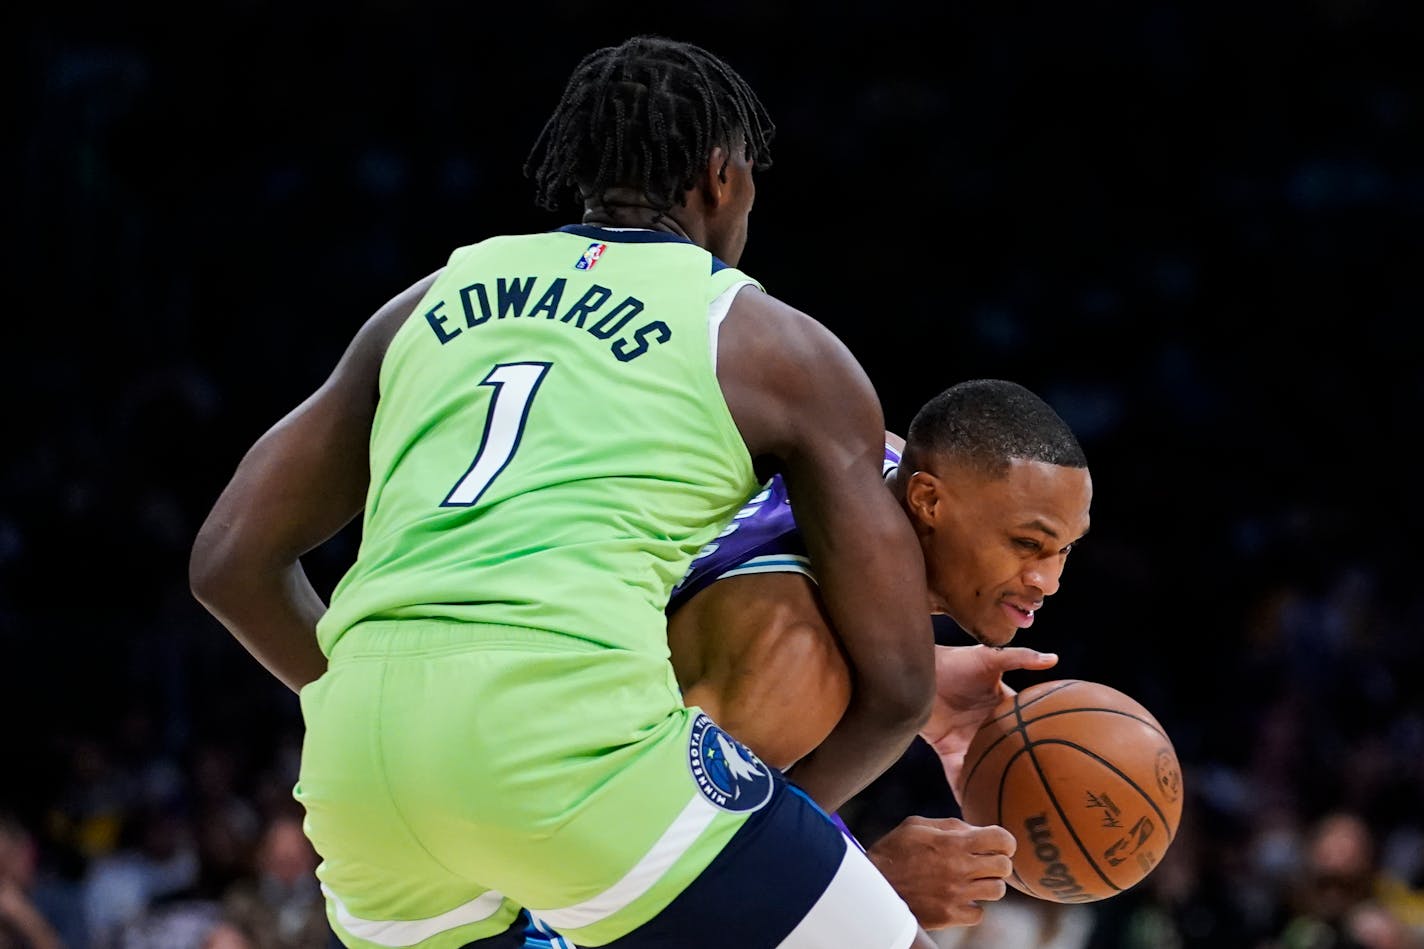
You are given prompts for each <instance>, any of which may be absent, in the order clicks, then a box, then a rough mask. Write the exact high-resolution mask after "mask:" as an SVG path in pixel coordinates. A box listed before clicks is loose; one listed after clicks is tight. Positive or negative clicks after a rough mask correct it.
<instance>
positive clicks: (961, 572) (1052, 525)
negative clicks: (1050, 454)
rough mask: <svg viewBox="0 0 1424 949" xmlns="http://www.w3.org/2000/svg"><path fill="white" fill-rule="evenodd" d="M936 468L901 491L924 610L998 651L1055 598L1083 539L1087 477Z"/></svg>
mask: <svg viewBox="0 0 1424 949" xmlns="http://www.w3.org/2000/svg"><path fill="white" fill-rule="evenodd" d="M940 467H941V469H942V470H940V471H939V472H938V473H930V472H923V471H922V472H917V473H915V474H914V475H913V476H912V479H911V484H910V487H909V491H908V494H907V497H908V498H909V500H910V506H911V513H912V515H913V516H914V518H915V520H916V521H917V524H916V528H917V530H918V532H919V534H920V542H921V545H922V546H923V548H924V553H925V569H926V571H927V580H928V583H929V589H930V599H931V604H930V605H931V609H932V610H934V611H935V612H937V613H945V614H948V615H949V616H950V618H952V619H953V620H954V621H955V622H956V623H958V624H959V625H960V627H961V628H963V629H964V631H965V632H967V633H969V635H970V636H972V637H974V638H975V639H976V640H978V641H979V642H981V643H985V644H986V645H990V646H1002V645H1004V644H1006V643H1008V642H1009V641H1011V640H1012V639H1013V638H1014V635H1015V634H1016V633H1017V632H1018V631H1019V630H1021V629H1027V628H1028V627H1029V626H1031V625H1032V624H1033V620H1034V615H1035V613H1036V612H1037V611H1038V609H1039V607H1041V606H1042V605H1043V603H1044V601H1045V600H1046V599H1047V598H1048V597H1050V596H1052V595H1053V594H1054V593H1057V592H1058V584H1059V581H1060V580H1061V579H1062V576H1063V566H1064V564H1065V563H1066V562H1067V560H1068V552H1069V551H1070V550H1071V549H1072V547H1073V544H1074V543H1076V542H1077V541H1078V540H1079V539H1081V538H1082V536H1083V535H1084V534H1086V533H1087V532H1088V508H1089V506H1090V505H1091V503H1092V498H1093V482H1092V478H1091V477H1090V476H1089V475H1088V470H1087V469H1086V468H1065V467H1063V466H1061V465H1050V464H1046V463H1044V462H1039V461H1024V460H1021V459H1015V460H1014V461H1013V462H1012V463H1011V464H1010V466H1009V470H1008V473H1007V474H1006V475H1004V476H1002V477H998V478H992V477H990V476H987V475H985V474H982V473H979V472H976V471H973V470H971V469H968V468H966V467H964V466H961V465H954V464H952V463H951V464H941V466H940ZM915 479H924V480H923V481H921V482H920V483H919V484H916V481H915Z"/></svg>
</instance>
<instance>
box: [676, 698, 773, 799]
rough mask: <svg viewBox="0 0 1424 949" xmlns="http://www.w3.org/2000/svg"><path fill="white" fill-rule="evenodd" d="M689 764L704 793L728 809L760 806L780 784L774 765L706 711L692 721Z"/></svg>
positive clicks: (688, 749)
mask: <svg viewBox="0 0 1424 949" xmlns="http://www.w3.org/2000/svg"><path fill="white" fill-rule="evenodd" d="M687 764H688V768H689V769H690V770H691V771H692V779H693V780H694V781H695V782H697V787H698V789H699V790H701V791H702V794H703V796H704V797H706V798H707V800H709V801H711V802H712V803H713V804H715V805H716V806H718V807H720V808H722V809H723V810H727V811H739V812H745V811H754V810H757V809H758V808H760V807H762V806H763V805H765V804H766V802H767V801H769V800H771V792H772V790H773V789H774V788H775V786H776V785H775V781H774V780H773V778H772V774H771V769H770V768H768V767H767V766H766V764H764V763H763V762H762V760H761V759H760V758H758V757H757V756H756V755H754V754H753V753H752V751H751V749H750V748H748V747H747V746H746V745H743V744H742V743H741V742H739V741H737V740H736V739H735V738H733V737H732V736H731V735H728V734H727V733H726V732H724V731H723V730H722V729H720V728H718V727H717V726H716V725H714V724H713V723H712V719H710V718H708V717H707V716H706V715H698V716H697V720H696V721H694V722H693V724H692V735H691V739H690V741H689V742H688V748H687Z"/></svg>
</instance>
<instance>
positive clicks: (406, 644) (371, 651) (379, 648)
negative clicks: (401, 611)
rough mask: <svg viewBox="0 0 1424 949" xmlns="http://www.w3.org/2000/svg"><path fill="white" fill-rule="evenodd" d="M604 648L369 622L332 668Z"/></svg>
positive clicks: (343, 645) (512, 632)
mask: <svg viewBox="0 0 1424 949" xmlns="http://www.w3.org/2000/svg"><path fill="white" fill-rule="evenodd" d="M608 648H610V647H607V646H603V645H601V644H599V643H595V642H590V641H589V640H587V639H580V638H579V637H577V636H570V635H568V634H566V633H557V632H554V631H552V630H547V629H532V628H530V627H528V626H501V625H499V624H496V623H470V622H466V621H463V620H446V619H402V620H367V621H365V622H361V623H357V624H356V625H354V626H352V627H351V628H350V629H348V630H347V631H346V632H344V633H342V634H341V638H339V639H338V640H337V641H336V643H335V644H334V645H333V646H332V647H331V655H330V657H329V658H330V659H331V660H332V661H333V662H336V661H340V660H346V659H358V658H372V657H380V656H415V655H420V654H423V653H445V652H463V651H466V650H478V649H504V650H514V651H529V652H602V651H606V650H607V649H608Z"/></svg>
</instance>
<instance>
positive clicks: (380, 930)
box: [321, 883, 504, 949]
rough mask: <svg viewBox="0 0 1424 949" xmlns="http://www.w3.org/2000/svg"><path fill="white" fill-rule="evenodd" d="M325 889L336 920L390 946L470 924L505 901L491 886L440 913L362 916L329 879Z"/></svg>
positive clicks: (486, 916)
mask: <svg viewBox="0 0 1424 949" xmlns="http://www.w3.org/2000/svg"><path fill="white" fill-rule="evenodd" d="M321 892H322V893H323V894H324V895H325V896H326V898H327V899H328V900H330V901H331V906H332V909H334V910H335V912H336V921H337V922H338V923H340V924H341V927H342V928H343V929H345V930H346V931H347V932H349V933H350V934H351V935H353V936H356V937H357V938H359V939H364V940H366V941H367V942H373V943H375V944H376V945H378V946H389V947H391V949H402V947H404V946H413V945H415V944H416V943H418V942H421V941H423V940H426V939H429V938H430V937H431V936H438V935H439V934H441V933H443V932H447V931H449V930H451V929H455V928H457V927H459V926H467V925H469V924H470V923H478V922H480V921H481V920H484V919H489V918H490V917H491V916H493V915H494V914H495V913H497V912H499V907H500V905H501V904H503V903H504V896H503V895H501V894H499V893H496V892H495V891H494V890H487V891H485V892H484V893H481V894H480V895H479V896H477V897H475V898H474V899H473V900H470V902H468V903H464V904H461V905H460V906H457V907H455V908H454V909H452V910H449V911H448V912H444V913H441V914H440V915H439V916H431V917H428V918H426V919H408V920H390V921H386V920H376V919H362V918H361V917H360V916H357V915H355V914H354V913H352V912H351V911H350V910H349V909H347V908H346V904H345V903H343V902H341V898H340V897H338V896H337V895H336V894H335V893H333V892H332V891H331V887H329V886H327V885H326V884H325V883H323V884H322V885H321Z"/></svg>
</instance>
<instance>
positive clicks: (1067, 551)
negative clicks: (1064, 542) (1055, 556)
mask: <svg viewBox="0 0 1424 949" xmlns="http://www.w3.org/2000/svg"><path fill="white" fill-rule="evenodd" d="M1076 546H1078V545H1077V544H1076V543H1072V544H1069V545H1068V546H1067V547H1064V548H1063V549H1062V550H1060V551H1058V552H1059V553H1060V554H1062V555H1063V556H1065V557H1066V556H1068V555H1069V554H1071V553H1072V552H1073V548H1074V547H1076Z"/></svg>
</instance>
